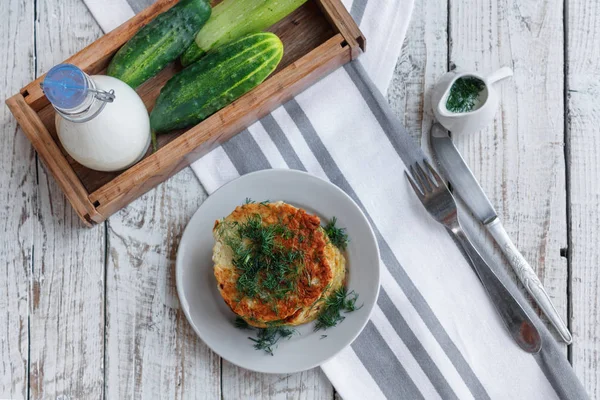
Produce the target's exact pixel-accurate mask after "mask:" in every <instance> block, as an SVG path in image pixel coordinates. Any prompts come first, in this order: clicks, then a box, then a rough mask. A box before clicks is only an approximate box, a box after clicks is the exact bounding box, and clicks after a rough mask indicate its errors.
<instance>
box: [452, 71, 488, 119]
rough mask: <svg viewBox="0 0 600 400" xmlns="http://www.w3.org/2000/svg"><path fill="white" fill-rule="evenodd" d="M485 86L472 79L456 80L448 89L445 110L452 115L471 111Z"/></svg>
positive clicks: (478, 80)
mask: <svg viewBox="0 0 600 400" xmlns="http://www.w3.org/2000/svg"><path fill="white" fill-rule="evenodd" d="M484 87H485V84H484V83H483V81H481V79H477V78H474V77H463V78H458V79H457V80H456V82H454V84H453V85H452V87H451V88H450V95H449V96H448V100H446V109H448V111H451V112H453V113H462V112H469V111H472V110H473V108H474V107H475V104H476V102H477V98H478V97H479V93H480V92H481V91H482V90H483V88H484Z"/></svg>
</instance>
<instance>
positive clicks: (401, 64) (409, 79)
mask: <svg viewBox="0 0 600 400" xmlns="http://www.w3.org/2000/svg"><path fill="white" fill-rule="evenodd" d="M447 22H448V4H447V0H425V1H416V2H415V6H414V10H413V14H412V16H411V20H410V25H409V27H408V31H407V32H406V38H405V39H404V44H403V46H402V52H401V53H400V57H399V58H398V62H397V63H396V69H395V71H394V76H393V79H392V82H391V83H390V85H389V88H388V101H389V103H390V106H391V107H392V109H393V110H394V111H395V113H396V114H397V115H398V117H399V118H400V119H401V120H402V122H403V124H404V127H405V128H406V130H407V131H408V132H409V133H410V134H411V136H413V137H414V138H415V139H416V140H420V141H421V144H422V147H423V150H425V151H426V152H428V151H429V146H428V144H427V133H428V132H429V129H430V128H431V122H432V121H433V119H434V116H433V112H432V109H431V105H430V104H431V96H430V93H431V89H432V88H433V85H434V84H435V82H436V81H437V80H438V78H439V77H440V76H442V75H443V74H444V73H446V71H447V59H448V46H447V45H448V41H447V36H448V30H447V26H448V24H447Z"/></svg>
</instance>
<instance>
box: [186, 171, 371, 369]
mask: <svg viewBox="0 0 600 400" xmlns="http://www.w3.org/2000/svg"><path fill="white" fill-rule="evenodd" d="M246 198H250V199H252V200H254V201H257V202H260V201H264V200H270V201H278V200H282V201H285V202H286V203H289V204H292V205H294V206H297V207H302V208H304V209H305V210H306V211H308V212H310V213H313V214H316V215H318V216H319V217H320V218H321V220H322V221H324V222H327V221H329V220H330V218H332V217H334V216H335V217H337V219H338V225H339V226H340V227H343V228H346V230H347V233H348V236H349V237H350V243H349V245H348V249H347V258H348V271H349V272H348V280H347V286H348V289H349V290H354V291H355V292H356V293H358V294H359V298H358V302H357V304H358V305H361V304H362V305H363V307H362V308H361V309H360V310H358V311H354V312H352V313H348V314H346V319H345V320H344V321H343V322H341V323H340V324H339V325H337V326H335V327H333V328H329V329H327V330H326V331H318V332H314V329H313V328H314V323H310V324H306V325H302V326H299V327H298V329H297V330H298V333H299V334H296V335H294V336H292V337H291V338H290V339H289V340H286V339H283V340H281V341H279V343H278V345H277V348H276V349H275V351H274V356H270V355H268V354H267V353H265V352H264V351H262V350H255V349H254V347H253V343H252V342H251V341H250V340H249V339H248V336H249V335H253V336H254V335H255V332H251V331H244V330H240V329H238V328H236V327H235V326H234V325H233V321H234V320H235V314H233V312H232V311H231V310H230V309H229V308H228V307H227V305H226V304H225V302H224V301H223V299H222V298H221V296H220V294H219V292H218V290H217V285H216V280H215V277H214V275H213V263H212V259H211V257H212V248H213V245H214V239H213V236H212V228H213V225H214V223H215V220H217V219H220V218H223V217H226V216H227V215H229V214H230V213H231V212H232V211H233V210H234V209H235V207H236V206H238V205H240V204H243V203H244V201H245V199H246ZM176 280H177V292H178V294H179V299H180V301H181V307H182V308H183V311H184V312H185V315H186V317H187V319H188V320H189V322H190V324H191V325H192V327H193V328H194V330H195V331H196V333H197V334H198V336H200V338H201V339H202V340H204V342H205V343H206V344H207V345H208V346H209V347H210V348H211V349H212V350H213V351H215V352H216V353H217V354H219V355H220V356H221V357H223V358H224V359H226V360H228V361H230V362H232V363H234V364H236V365H239V366H240V367H243V368H246V369H250V370H254V371H258V372H266V373H292V372H298V371H303V370H306V369H310V368H313V367H316V366H318V365H320V364H322V363H324V362H325V361H327V360H328V359H330V358H331V357H333V356H335V355H336V354H337V353H338V352H339V351H341V350H342V349H343V348H344V347H346V346H348V345H349V344H350V343H352V341H353V340H354V339H355V338H356V337H357V336H358V334H359V333H360V332H361V331H362V329H363V328H364V326H365V325H366V323H367V321H368V320H369V315H370V314H371V310H372V309H373V306H374V305H375V302H376V301H377V296H378V294H379V249H378V248H377V242H376V240H375V235H374V234H373V230H372V229H371V227H370V225H369V223H368V221H367V219H366V218H365V216H364V214H363V213H362V211H361V210H360V209H359V208H358V206H357V205H356V203H354V201H352V199H351V198H350V197H349V196H348V195H347V194H345V193H344V192H343V191H342V190H340V189H339V188H338V187H337V186H334V185H332V184H331V183H329V182H325V181H323V180H321V179H319V178H316V177H314V176H312V175H309V174H307V173H304V172H299V171H293V170H273V169H271V170H265V171H259V172H255V173H252V174H248V175H244V176H242V177H240V178H238V179H236V180H234V181H232V182H230V183H228V184H227V185H225V186H223V187H222V188H220V189H219V190H217V191H216V192H215V193H214V194H213V195H211V196H210V197H209V198H208V199H207V200H206V201H205V202H204V203H203V204H202V205H201V206H200V208H199V209H198V211H197V212H196V213H195V214H194V216H193V217H192V219H191V220H190V222H189V224H188V226H187V227H186V229H185V232H184V233H183V237H182V238H181V243H180V245H179V250H178V252H177V268H176ZM322 335H327V337H325V338H323V337H322Z"/></svg>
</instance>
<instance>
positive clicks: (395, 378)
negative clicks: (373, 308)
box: [352, 321, 424, 400]
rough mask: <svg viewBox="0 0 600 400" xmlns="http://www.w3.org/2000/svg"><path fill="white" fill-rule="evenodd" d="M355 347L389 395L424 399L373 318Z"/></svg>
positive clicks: (358, 354)
mask: <svg viewBox="0 0 600 400" xmlns="http://www.w3.org/2000/svg"><path fill="white" fill-rule="evenodd" d="M352 349H353V350H354V352H355V353H356V355H357V356H358V358H360V360H361V362H362V363H363V365H364V366H365V368H366V369H367V370H368V371H369V373H370V374H371V376H372V377H373V379H374V380H375V382H377V386H379V388H380V389H381V391H382V392H383V394H384V395H385V397H387V398H388V399H411V400H412V399H414V400H416V399H423V398H424V397H423V395H422V394H421V392H420V391H419V389H418V388H417V386H416V385H415V383H414V382H413V381H412V379H411V378H410V376H409V375H408V373H407V372H406V370H405V369H404V367H403V366H402V364H401V363H400V361H398V359H397V358H396V356H395V355H394V352H393V351H392V349H390V347H389V346H388V344H387V343H386V341H385V339H384V338H383V337H382V336H381V334H380V333H379V331H378V330H377V328H375V325H373V322H371V321H369V322H368V323H367V325H366V326H365V329H364V330H363V331H362V333H361V334H360V335H359V336H358V338H357V339H356V340H355V341H354V343H352Z"/></svg>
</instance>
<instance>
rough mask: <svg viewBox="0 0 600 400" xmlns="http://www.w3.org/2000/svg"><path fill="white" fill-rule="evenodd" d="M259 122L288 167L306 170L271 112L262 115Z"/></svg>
mask: <svg viewBox="0 0 600 400" xmlns="http://www.w3.org/2000/svg"><path fill="white" fill-rule="evenodd" d="M260 123H261V124H262V126H263V128H265V131H267V133H268V134H269V136H270V137H271V140H273V143H275V146H276V147H277V150H279V152H280V153H281V156H282V157H283V159H284V160H285V162H286V164H287V165H288V167H290V168H291V169H299V170H301V171H306V168H304V164H302V161H300V158H299V157H298V154H296V152H295V151H294V148H293V147H292V144H291V143H290V141H289V140H288V138H287V137H286V136H285V133H283V130H282V129H281V127H280V126H279V124H278V123H277V121H275V118H273V116H272V115H271V114H267V115H266V116H264V117H263V119H261V120H260Z"/></svg>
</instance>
